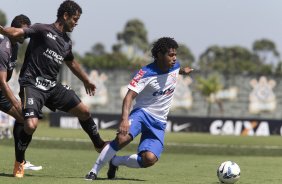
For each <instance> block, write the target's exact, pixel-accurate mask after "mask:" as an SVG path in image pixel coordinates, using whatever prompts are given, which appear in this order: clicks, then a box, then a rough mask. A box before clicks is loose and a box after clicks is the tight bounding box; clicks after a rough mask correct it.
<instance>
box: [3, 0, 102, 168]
mask: <svg viewBox="0 0 282 184" xmlns="http://www.w3.org/2000/svg"><path fill="white" fill-rule="evenodd" d="M81 14H82V9H81V7H80V6H79V5H78V4H77V3H76V2H74V1H72V0H66V1H64V2H63V3H62V4H61V5H60V7H59V8H58V12H57V20H56V22H55V23H53V24H34V25H32V26H31V27H29V28H23V29H18V28H12V27H10V28H3V27H0V33H2V34H4V35H6V36H9V37H14V38H17V37H22V36H24V37H29V38H30V42H29V45H28V48H27V50H26V53H25V60H24V63H23V66H22V69H21V72H20V77H19V83H20V97H21V101H22V110H23V116H24V118H25V124H24V126H25V127H24V128H25V129H24V131H22V134H21V138H20V141H19V144H18V145H19V146H18V148H17V149H18V151H19V152H21V153H24V152H25V150H26V148H27V146H28V144H29V143H30V141H31V139H32V134H33V133H34V131H35V130H36V127H37V124H38V119H40V118H42V107H43V106H44V105H45V106H46V107H48V108H49V109H51V110H53V111H55V110H56V109H58V110H61V111H64V112H69V113H71V114H72V115H75V116H77V117H78V119H79V122H80V124H81V126H82V128H83V130H84V131H85V132H86V133H87V134H88V135H89V137H90V139H91V140H92V142H93V144H94V147H95V148H96V150H97V151H98V152H99V151H101V149H102V148H103V147H104V145H105V144H106V143H105V142H104V141H103V140H102V139H101V137H100V135H99V133H98V131H97V126H96V124H95V122H94V121H93V119H92V117H91V114H90V112H89V109H88V107H87V106H86V105H85V104H84V103H82V102H81V100H80V98H79V97H78V96H77V95H76V94H75V92H74V91H73V90H71V89H70V88H69V87H68V86H64V85H62V84H61V83H58V82H57V75H58V73H59V69H60V67H61V65H62V64H63V62H64V63H65V64H66V65H67V66H68V67H69V69H70V70H71V71H72V73H73V74H74V75H76V76H77V77H78V78H79V79H80V80H81V81H82V82H83V84H84V87H85V90H86V92H87V94H89V95H90V96H91V95H94V94H95V89H96V86H95V84H93V83H92V82H91V81H89V79H88V77H87V74H86V73H85V72H84V71H83V70H82V69H81V67H80V65H79V63H78V62H77V61H76V60H75V59H74V56H73V54H72V42H71V39H70V38H69V36H68V35H67V32H72V31H73V29H74V27H75V26H76V25H77V23H78V20H79V18H80V15H81ZM16 163H18V165H21V163H22V160H16Z"/></svg>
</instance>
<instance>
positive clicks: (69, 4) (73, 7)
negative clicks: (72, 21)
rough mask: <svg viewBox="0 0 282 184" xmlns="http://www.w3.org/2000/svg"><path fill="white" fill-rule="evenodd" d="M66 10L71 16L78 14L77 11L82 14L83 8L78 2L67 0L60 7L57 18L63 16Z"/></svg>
mask: <svg viewBox="0 0 282 184" xmlns="http://www.w3.org/2000/svg"><path fill="white" fill-rule="evenodd" d="M65 12H67V14H68V15H69V16H73V15H76V12H78V13H80V14H82V9H81V7H80V6H79V5H78V4H77V3H76V2H74V1H72V0H66V1H64V2H63V3H62V4H61V5H60V7H59V8H58V12H57V18H58V19H59V18H61V17H63V16H64V13H65Z"/></svg>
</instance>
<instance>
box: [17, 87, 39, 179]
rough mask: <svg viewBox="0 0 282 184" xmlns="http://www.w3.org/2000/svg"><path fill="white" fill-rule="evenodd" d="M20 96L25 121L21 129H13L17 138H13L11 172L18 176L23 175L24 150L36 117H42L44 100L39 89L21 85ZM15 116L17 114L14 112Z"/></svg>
mask: <svg viewBox="0 0 282 184" xmlns="http://www.w3.org/2000/svg"><path fill="white" fill-rule="evenodd" d="M20 97H21V101H22V105H23V115H24V119H25V121H24V127H23V129H21V130H17V128H16V130H14V134H15V135H16V136H15V137H17V140H16V139H15V152H16V161H15V165H14V172H13V173H14V176H15V177H19V178H21V177H23V176H24V163H25V158H24V157H25V151H26V149H27V147H28V145H29V143H30V142H31V140H32V134H33V133H34V131H35V130H36V128H37V124H38V117H42V112H41V108H42V106H43V102H44V100H43V101H42V100H41V99H44V97H43V96H42V94H41V93H40V91H38V90H36V89H34V88H23V87H21V90H20ZM15 116H17V115H16V114H15ZM20 118H21V117H17V119H20ZM19 121H22V120H19ZM18 127H19V126H18Z"/></svg>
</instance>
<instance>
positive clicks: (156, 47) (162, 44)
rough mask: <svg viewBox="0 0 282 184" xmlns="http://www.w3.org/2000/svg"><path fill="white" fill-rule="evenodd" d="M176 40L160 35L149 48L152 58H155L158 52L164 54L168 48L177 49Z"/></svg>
mask: <svg viewBox="0 0 282 184" xmlns="http://www.w3.org/2000/svg"><path fill="white" fill-rule="evenodd" d="M177 48H178V44H177V42H176V41H175V40H174V39H173V38H170V37H162V38H160V39H158V40H157V41H156V42H155V43H153V48H152V50H151V53H152V56H153V58H154V59H156V58H157V56H158V53H159V52H160V53H162V54H165V53H167V52H168V50H169V49H177Z"/></svg>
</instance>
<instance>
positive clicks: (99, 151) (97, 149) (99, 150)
mask: <svg viewBox="0 0 282 184" xmlns="http://www.w3.org/2000/svg"><path fill="white" fill-rule="evenodd" d="M110 142H111V141H105V142H104V145H103V146H102V147H101V148H97V147H94V148H95V150H96V151H97V152H98V153H101V151H102V150H103V149H104V147H105V146H106V145H107V144H109V143H110Z"/></svg>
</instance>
